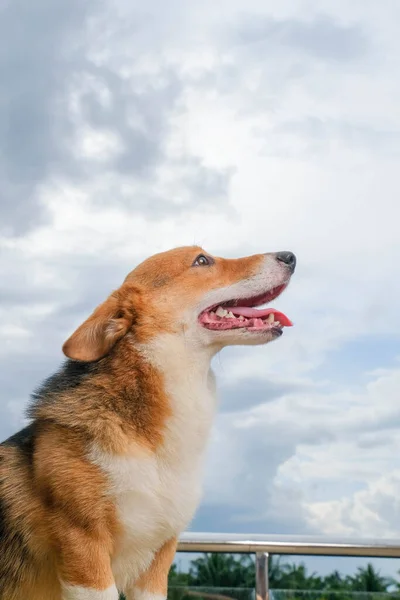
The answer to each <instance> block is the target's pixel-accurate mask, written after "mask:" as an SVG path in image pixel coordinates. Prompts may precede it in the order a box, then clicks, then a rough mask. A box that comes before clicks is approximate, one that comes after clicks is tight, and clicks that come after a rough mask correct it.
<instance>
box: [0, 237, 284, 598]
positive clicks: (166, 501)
mask: <svg viewBox="0 0 400 600" xmlns="http://www.w3.org/2000/svg"><path fill="white" fill-rule="evenodd" d="M295 263H296V259H295V256H294V255H293V254H292V253H290V252H279V253H271V254H257V255H254V256H249V257H246V258H240V259H224V258H216V257H212V256H210V255H209V254H207V253H206V252H205V251H204V250H202V249H201V248H198V247H186V248H178V249H175V250H171V251H169V252H165V253H162V254H158V255H155V256H153V257H152V258H149V259H148V260H146V261H145V262H143V263H142V264H140V265H139V266H138V267H137V268H136V269H135V270H134V271H132V272H131V273H130V274H129V275H128V276H127V277H126V279H125V281H124V283H123V284H122V286H121V287H120V288H119V289H118V290H116V291H115V292H113V293H112V294H111V296H110V297H109V298H108V299H107V300H106V301H105V302H104V303H103V304H101V305H100V306H98V307H97V308H96V310H95V311H94V312H93V314H92V315H91V316H90V317H89V318H88V319H87V320H86V321H85V322H84V323H83V324H82V325H81V326H80V327H79V328H78V329H77V330H76V331H75V333H73V334H72V335H71V337H70V338H69V339H68V340H67V341H66V342H65V344H64V346H63V351H64V353H65V355H66V356H67V357H68V360H67V361H66V362H65V364H64V365H63V366H62V368H61V369H60V371H59V372H58V373H56V374H55V375H53V376H51V377H50V378H49V379H48V380H47V381H46V382H45V383H44V384H43V385H42V387H41V388H40V389H39V390H38V391H37V392H36V393H35V394H34V396H33V401H32V403H31V406H30V408H29V411H28V415H29V417H30V419H31V422H30V424H29V425H28V426H27V427H26V428H25V429H23V430H22V431H20V432H19V433H17V434H15V435H14V436H13V437H11V438H10V439H8V440H6V441H5V442H3V444H1V445H0V598H1V600H117V599H118V591H117V590H119V591H122V592H124V593H125V595H126V597H127V599H128V600H133V599H135V600H157V599H163V598H165V597H166V594H167V577H168V572H169V568H170V566H171V563H172V561H173V558H174V554H175V550H176V543H177V537H178V536H179V534H180V533H181V532H182V531H183V530H184V529H185V528H186V526H187V525H188V523H189V522H190V520H191V518H192V516H193V514H194V512H195V509H196V507H197V504H198V502H199V498H200V489H201V467H202V459H203V455H204V451H205V447H206V443H207V439H208V437H209V433H210V428H211V425H212V421H213V416H214V411H215V405H216V401H215V383H214V376H213V373H212V370H211V366H210V363H211V359H212V357H213V356H214V355H215V354H216V353H217V352H218V351H219V350H221V349H222V348H223V347H224V346H227V345H232V344H265V343H267V342H270V341H272V340H274V339H275V338H277V337H278V336H280V335H281V333H282V327H283V326H288V325H291V323H290V321H289V319H288V318H287V317H286V316H285V315H283V314H282V313H279V312H277V311H275V310H274V309H272V308H266V309H257V308H255V307H256V306H258V307H259V306H260V305H262V304H265V303H267V302H270V301H271V300H273V299H275V298H276V297H277V296H278V295H279V294H281V292H282V291H283V290H284V289H285V288H286V286H287V285H288V283H289V280H290V278H291V275H292V273H293V272H294V268H295Z"/></svg>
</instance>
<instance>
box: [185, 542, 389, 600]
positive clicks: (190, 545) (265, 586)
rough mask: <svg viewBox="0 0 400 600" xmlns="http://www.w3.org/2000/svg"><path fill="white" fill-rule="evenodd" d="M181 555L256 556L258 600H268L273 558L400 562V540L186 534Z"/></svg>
mask: <svg viewBox="0 0 400 600" xmlns="http://www.w3.org/2000/svg"><path fill="white" fill-rule="evenodd" d="M178 552H228V553H238V552H240V553H243V554H247V553H248V554H255V556H256V581H255V590H256V600H269V577H268V561H269V556H270V555H271V554H290V555H308V556H317V555H318V556H364V557H366V556H368V557H371V558H382V557H385V558H399V557H400V540H389V539H383V540H367V539H364V540H363V539H358V540H344V539H336V540H328V539H326V538H321V537H319V538H318V537H304V536H277V535H269V536H264V535H251V536H248V535H235V534H228V533H226V534H221V533H192V532H187V533H184V534H183V535H182V536H181V537H180V539H179V543H178Z"/></svg>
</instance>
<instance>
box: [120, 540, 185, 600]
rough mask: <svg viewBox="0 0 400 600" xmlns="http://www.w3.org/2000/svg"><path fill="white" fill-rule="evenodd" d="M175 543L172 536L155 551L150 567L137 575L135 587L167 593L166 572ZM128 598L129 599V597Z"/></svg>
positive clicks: (173, 554) (171, 559) (172, 556)
mask: <svg viewBox="0 0 400 600" xmlns="http://www.w3.org/2000/svg"><path fill="white" fill-rule="evenodd" d="M177 544H178V540H177V539H176V538H172V539H171V540H169V541H168V542H167V543H166V544H164V545H163V546H162V547H161V548H160V549H159V550H158V551H157V553H156V555H155V557H154V560H153V562H152V563H151V565H150V567H149V568H148V569H147V571H145V572H144V573H143V574H142V575H141V576H140V577H139V579H138V580H137V582H136V585H135V587H137V588H138V589H139V590H142V591H146V592H150V593H152V594H160V595H164V596H166V595H167V590H168V573H169V570H170V568H171V565H172V563H173V560H174V556H175V552H176V547H177ZM132 598H133V595H132ZM128 600H130V598H129V597H128Z"/></svg>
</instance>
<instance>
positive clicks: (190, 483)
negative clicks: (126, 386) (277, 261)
mask: <svg viewBox="0 0 400 600" xmlns="http://www.w3.org/2000/svg"><path fill="white" fill-rule="evenodd" d="M170 342H171V340H169V344H167V345H166V346H165V349H166V350H167V354H165V353H164V351H163V349H164V344H161V345H160V347H159V351H158V353H155V352H154V349H152V352H151V355H152V360H153V361H154V362H157V363H159V364H156V365H155V366H157V367H159V366H161V365H162V369H163V373H164V377H165V386H166V392H167V394H168V397H169V399H170V402H171V405H172V406H171V407H172V416H171V417H170V418H169V420H168V422H167V424H166V429H165V432H164V443H163V444H162V446H161V447H159V448H158V449H157V451H156V452H155V453H154V454H151V455H150V456H144V457H115V456H112V455H107V454H105V453H103V452H100V451H99V450H98V449H95V448H93V450H92V452H91V459H92V460H93V461H94V462H95V463H96V464H97V465H98V466H100V467H101V469H102V470H103V471H104V472H106V473H107V475H108V478H109V481H110V493H111V494H112V495H113V496H114V497H115V501H116V504H117V509H118V516H119V520H120V522H121V524H122V527H123V535H122V538H121V539H120V540H119V541H118V548H119V550H118V554H117V556H116V557H115V559H114V563H113V572H114V577H115V580H116V583H117V585H118V586H119V587H121V589H123V588H124V587H125V585H126V584H127V582H128V580H130V581H132V580H134V579H135V578H136V577H137V576H138V575H139V574H140V573H141V572H142V571H143V570H144V569H145V568H146V567H147V566H148V565H149V564H150V562H151V560H152V558H153V555H154V552H156V551H157V550H158V548H160V547H161V546H162V544H163V543H164V542H165V541H167V540H168V539H170V538H171V537H173V536H176V535H179V534H180V533H181V532H182V531H183V530H184V529H185V528H186V526H187V525H188V523H189V522H190V520H191V519H192V517H193V514H194V512H195V510H196V507H197V505H198V502H199V500H200V494H201V482H202V473H201V471H202V459H203V456H204V451H205V448H206V444H207V441H208V438H209V434H210V429H211V426H212V422H213V417H214V412H215V405H216V400H215V397H216V395H215V381H214V374H213V373H212V371H211V369H210V363H209V359H208V363H207V361H206V360H200V361H199V360H198V358H199V357H197V360H196V361H191V360H190V357H188V356H187V355H185V353H181V352H179V351H178V350H179V348H171V343H170ZM174 350H175V352H174ZM146 354H147V352H146ZM154 357H155V358H154Z"/></svg>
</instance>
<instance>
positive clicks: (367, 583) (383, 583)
mask: <svg viewBox="0 0 400 600" xmlns="http://www.w3.org/2000/svg"><path fill="white" fill-rule="evenodd" d="M348 582H349V584H350V588H351V589H352V590H354V591H357V592H387V591H388V587H389V586H390V585H392V584H393V581H392V580H391V579H389V578H388V577H383V576H382V575H381V574H380V571H376V570H375V568H374V566H373V565H372V564H371V563H368V565H367V566H366V567H359V568H358V569H357V573H356V574H355V575H354V576H353V577H348Z"/></svg>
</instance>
